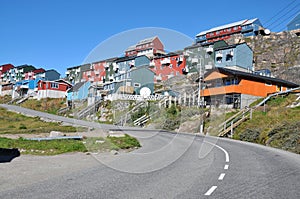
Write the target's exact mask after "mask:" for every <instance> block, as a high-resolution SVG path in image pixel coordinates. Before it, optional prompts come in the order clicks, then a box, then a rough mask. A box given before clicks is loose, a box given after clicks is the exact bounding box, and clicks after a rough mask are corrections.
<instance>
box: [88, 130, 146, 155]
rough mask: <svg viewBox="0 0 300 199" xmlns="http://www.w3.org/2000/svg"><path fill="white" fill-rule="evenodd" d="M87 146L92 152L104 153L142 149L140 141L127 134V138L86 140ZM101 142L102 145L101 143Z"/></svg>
mask: <svg viewBox="0 0 300 199" xmlns="http://www.w3.org/2000/svg"><path fill="white" fill-rule="evenodd" d="M84 142H85V146H86V148H87V149H88V151H90V152H104V151H110V150H120V149H133V148H135V147H140V146H141V145H140V143H139V141H138V140H137V139H136V138H134V137H131V136H129V135H127V134H125V137H109V136H108V137H107V138H102V137H92V138H87V139H85V140H84ZM100 142H101V143H100Z"/></svg>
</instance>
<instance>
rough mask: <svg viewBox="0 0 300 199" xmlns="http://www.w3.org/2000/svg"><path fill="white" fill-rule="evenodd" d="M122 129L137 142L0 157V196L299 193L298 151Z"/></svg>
mask: <svg viewBox="0 0 300 199" xmlns="http://www.w3.org/2000/svg"><path fill="white" fill-rule="evenodd" d="M125 131H126V130H125ZM126 133H130V134H132V135H134V136H136V137H138V138H139V140H140V141H141V143H142V145H143V147H142V148H140V149H138V150H136V151H134V152H131V153H124V154H119V155H116V156H113V155H111V154H95V155H92V156H86V155H83V154H70V155H64V156H55V157H50V158H49V159H47V158H44V157H32V156H21V157H20V158H17V159H15V160H14V161H12V162H11V163H9V164H0V171H1V172H0V198H239V199H240V198H268V199H269V198H280V199H281V198H300V191H299V181H300V156H299V155H297V154H293V153H289V152H285V151H281V150H277V149H272V148H268V147H263V146H260V145H256V144H250V143H244V142H239V141H233V140H228V139H217V138H212V137H203V136H192V135H184V134H171V133H165V132H155V131H138V130H127V131H126ZM61 157H64V158H61ZM32 159H34V161H32ZM39 161H40V162H41V164H39V163H38V162H39ZM22 164H24V166H25V167H26V169H24V167H21V165H22ZM35 165H36V166H35ZM45 165H48V167H47V166H45ZM12 170H13V171H14V172H12Z"/></svg>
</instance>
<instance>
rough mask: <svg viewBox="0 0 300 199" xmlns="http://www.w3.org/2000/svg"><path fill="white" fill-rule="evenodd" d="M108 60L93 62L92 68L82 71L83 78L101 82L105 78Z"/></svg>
mask: <svg viewBox="0 0 300 199" xmlns="http://www.w3.org/2000/svg"><path fill="white" fill-rule="evenodd" d="M105 66H106V61H99V62H95V63H92V65H91V68H90V70H88V71H84V72H83V73H82V79H83V80H84V81H89V82H92V83H93V82H100V81H103V79H104V78H105V74H106V73H105Z"/></svg>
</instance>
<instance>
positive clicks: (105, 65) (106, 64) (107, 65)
mask: <svg viewBox="0 0 300 199" xmlns="http://www.w3.org/2000/svg"><path fill="white" fill-rule="evenodd" d="M104 68H105V69H106V70H107V69H109V63H108V62H107V63H105V64H104Z"/></svg>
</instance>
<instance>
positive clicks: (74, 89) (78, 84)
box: [68, 82, 86, 92]
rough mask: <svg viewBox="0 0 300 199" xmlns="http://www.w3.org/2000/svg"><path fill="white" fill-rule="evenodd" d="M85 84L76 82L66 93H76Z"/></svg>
mask: <svg viewBox="0 0 300 199" xmlns="http://www.w3.org/2000/svg"><path fill="white" fill-rule="evenodd" d="M85 83H86V82H78V83H77V84H75V85H74V86H73V87H72V88H70V89H69V91H68V92H76V91H78V90H79V89H80V88H81V87H82V86H83V85H84V84H85Z"/></svg>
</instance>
